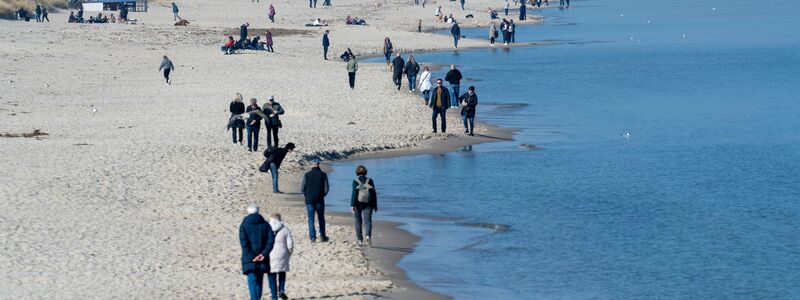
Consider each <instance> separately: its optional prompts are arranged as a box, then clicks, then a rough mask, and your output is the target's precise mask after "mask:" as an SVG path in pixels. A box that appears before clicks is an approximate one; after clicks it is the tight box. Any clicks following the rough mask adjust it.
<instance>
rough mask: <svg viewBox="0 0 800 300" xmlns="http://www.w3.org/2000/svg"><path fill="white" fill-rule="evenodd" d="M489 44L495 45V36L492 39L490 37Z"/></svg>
mask: <svg viewBox="0 0 800 300" xmlns="http://www.w3.org/2000/svg"><path fill="white" fill-rule="evenodd" d="M489 44H492V45H494V36H492V37H490V38H489Z"/></svg>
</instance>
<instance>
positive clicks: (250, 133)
mask: <svg viewBox="0 0 800 300" xmlns="http://www.w3.org/2000/svg"><path fill="white" fill-rule="evenodd" d="M260 130H261V125H247V149H250V150H253V151H258V131H260Z"/></svg>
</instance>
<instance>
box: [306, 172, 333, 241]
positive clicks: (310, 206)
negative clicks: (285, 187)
mask: <svg viewBox="0 0 800 300" xmlns="http://www.w3.org/2000/svg"><path fill="white" fill-rule="evenodd" d="M311 166H312V168H311V170H309V171H308V172H307V173H306V174H305V175H304V176H303V185H302V186H301V188H300V190H301V191H302V192H303V196H305V199H306V210H307V211H308V236H309V237H310V238H311V242H316V241H317V232H316V230H314V215H317V219H318V220H319V235H320V237H321V238H322V241H323V242H327V241H328V236H327V235H325V195H327V194H328V190H329V189H330V185H329V184H328V174H325V172H323V171H322V169H320V168H319V159H318V158H315V159H312V160H311Z"/></svg>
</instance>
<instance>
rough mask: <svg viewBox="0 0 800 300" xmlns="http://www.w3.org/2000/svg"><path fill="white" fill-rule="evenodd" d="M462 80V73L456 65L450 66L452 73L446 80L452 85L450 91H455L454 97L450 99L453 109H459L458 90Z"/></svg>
mask: <svg viewBox="0 0 800 300" xmlns="http://www.w3.org/2000/svg"><path fill="white" fill-rule="evenodd" d="M461 78H462V77H461V71H459V70H458V69H456V65H450V71H449V72H447V75H445V76H444V80H447V82H448V83H450V89H451V90H452V91H453V95H452V96H451V97H450V101H452V103H451V104H452V105H451V107H452V108H456V107H458V88H459V86H460V85H461Z"/></svg>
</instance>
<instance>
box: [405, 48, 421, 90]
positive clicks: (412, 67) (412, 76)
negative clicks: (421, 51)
mask: <svg viewBox="0 0 800 300" xmlns="http://www.w3.org/2000/svg"><path fill="white" fill-rule="evenodd" d="M405 68H406V77H407V78H408V89H409V90H410V91H412V92H413V91H414V90H416V88H417V74H419V64H417V60H416V59H414V56H413V55H409V56H408V63H406V67H405Z"/></svg>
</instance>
